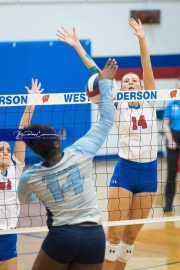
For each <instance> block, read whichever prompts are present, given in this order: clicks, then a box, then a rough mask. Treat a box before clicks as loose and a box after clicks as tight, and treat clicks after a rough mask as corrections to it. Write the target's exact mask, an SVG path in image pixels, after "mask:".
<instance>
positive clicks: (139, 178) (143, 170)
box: [110, 158, 158, 193]
mask: <svg viewBox="0 0 180 270" xmlns="http://www.w3.org/2000/svg"><path fill="white" fill-rule="evenodd" d="M157 185H158V180H157V160H154V161H151V162H146V163H140V162H133V161H129V160H126V159H122V158H120V159H119V161H118V163H117V164H116V166H115V168H114V173H113V176H112V178H111V181H110V187H121V188H125V189H127V190H129V191H131V192H132V193H141V192H156V191H157Z"/></svg>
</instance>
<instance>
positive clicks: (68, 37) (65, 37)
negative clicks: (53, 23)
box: [56, 26, 79, 47]
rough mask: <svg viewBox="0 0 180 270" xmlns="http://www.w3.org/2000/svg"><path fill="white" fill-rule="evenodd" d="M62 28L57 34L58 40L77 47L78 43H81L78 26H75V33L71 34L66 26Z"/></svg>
mask: <svg viewBox="0 0 180 270" xmlns="http://www.w3.org/2000/svg"><path fill="white" fill-rule="evenodd" d="M61 28H62V30H63V31H62V30H57V34H56V35H57V36H58V40H60V41H63V42H65V43H67V44H69V45H71V46H72V47H75V46H76V45H78V44H79V39H78V36H77V33H76V28H75V27H74V28H73V34H70V33H69V32H68V31H67V29H66V28H64V27H63V26H62V27H61Z"/></svg>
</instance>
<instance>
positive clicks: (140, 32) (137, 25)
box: [129, 18, 145, 39]
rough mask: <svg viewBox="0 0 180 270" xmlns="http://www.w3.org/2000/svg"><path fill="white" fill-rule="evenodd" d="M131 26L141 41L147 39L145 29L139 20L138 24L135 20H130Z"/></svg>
mask: <svg viewBox="0 0 180 270" xmlns="http://www.w3.org/2000/svg"><path fill="white" fill-rule="evenodd" d="M129 24H130V26H131V27H132V28H133V29H134V30H135V32H134V35H136V36H137V37H138V38H139V39H145V33H144V29H143V27H142V24H141V21H140V20H139V19H138V23H137V22H136V21H135V20H134V19H133V18H131V19H129Z"/></svg>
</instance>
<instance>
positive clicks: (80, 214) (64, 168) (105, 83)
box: [18, 80, 114, 227]
mask: <svg viewBox="0 0 180 270" xmlns="http://www.w3.org/2000/svg"><path fill="white" fill-rule="evenodd" d="M99 87H100V93H101V94H100V105H99V111H100V118H99V122H98V123H96V124H95V125H94V126H93V127H92V128H91V129H90V130H89V131H88V132H87V133H86V134H85V135H84V136H83V137H82V138H81V139H79V140H78V141H76V142H75V143H74V144H72V145H71V146H69V147H67V148H66V149H64V156H63V158H62V159H61V160H60V161H59V162H58V163H57V164H55V165H53V166H52V167H48V168H47V167H45V166H43V162H40V163H38V164H35V165H34V166H33V167H31V168H29V169H27V170H26V171H25V172H24V173H23V174H22V176H21V179H20V183H19V186H18V196H19V200H20V201H21V202H22V203H28V202H30V201H33V200H35V199H36V197H38V198H39V199H40V200H41V201H42V203H43V204H44V205H45V207H46V210H47V216H48V220H47V225H48V227H52V226H60V225H65V224H80V223H83V222H88V221H89V222H96V223H97V224H100V223H101V213H100V210H99V206H98V201H97V198H96V192H95V191H94V185H93V181H92V159H93V157H94V156H95V155H96V153H97V152H98V150H99V149H100V148H101V146H102V144H103V143H104V141H105V139H106V137H107V135H108V133H109V131H110V129H111V127H112V125H113V120H114V108H113V100H112V81H111V80H101V81H100V82H99Z"/></svg>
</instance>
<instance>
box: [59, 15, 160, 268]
mask: <svg viewBox="0 0 180 270" xmlns="http://www.w3.org/2000/svg"><path fill="white" fill-rule="evenodd" d="M129 24H130V25H131V27H132V28H133V29H134V30H135V33H134V34H135V35H136V36H137V37H138V40H139V47H140V53H141V63H142V68H143V81H144V86H142V84H141V82H140V79H139V77H138V76H137V75H136V74H134V73H128V74H126V75H124V77H123V78H122V86H121V91H137V90H143V89H146V90H155V89H156V86H155V81H154V76H153V71H152V67H151V61H150V56H149V52H148V48H147V45H146V42H145V33H144V29H143V27H142V25H141V22H140V20H139V21H138V23H137V22H136V21H135V20H134V19H130V20H129ZM62 30H63V31H62ZM62 30H58V31H57V36H58V39H59V40H61V41H63V42H66V43H68V44H69V45H71V46H73V47H74V48H75V50H76V51H77V53H78V54H79V55H80V57H81V58H82V60H83V61H84V63H85V65H86V66H87V67H88V68H89V70H90V71H91V72H92V73H96V64H95V63H94V61H93V60H92V59H91V58H90V57H89V56H88V55H87V53H86V52H85V51H84V49H83V48H82V46H81V44H80V42H79V40H78V37H77V34H76V30H75V28H74V29H73V34H70V33H69V32H68V31H67V30H66V29H65V28H64V27H62ZM115 125H116V127H117V130H118V135H119V146H120V150H119V156H120V159H119V162H118V163H117V165H116V167H115V169H114V174H113V176H112V179H111V181H110V188H109V193H108V204H109V205H108V209H109V221H118V220H125V219H141V218H147V217H148V214H149V212H150V209H151V207H152V204H153V201H154V196H155V193H156V191H157V138H156V136H157V130H156V110H155V108H154V103H153V102H122V103H118V104H115ZM142 227H143V225H133V226H132V225H131V226H125V227H123V226H119V227H109V228H108V231H107V237H106V239H107V242H106V254H105V262H104V266H103V269H104V270H111V269H115V270H122V269H125V267H126V264H127V262H128V260H129V259H130V258H131V255H132V252H133V248H134V242H135V239H136V237H137V235H138V233H139V231H140V229H141V228H142Z"/></svg>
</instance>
